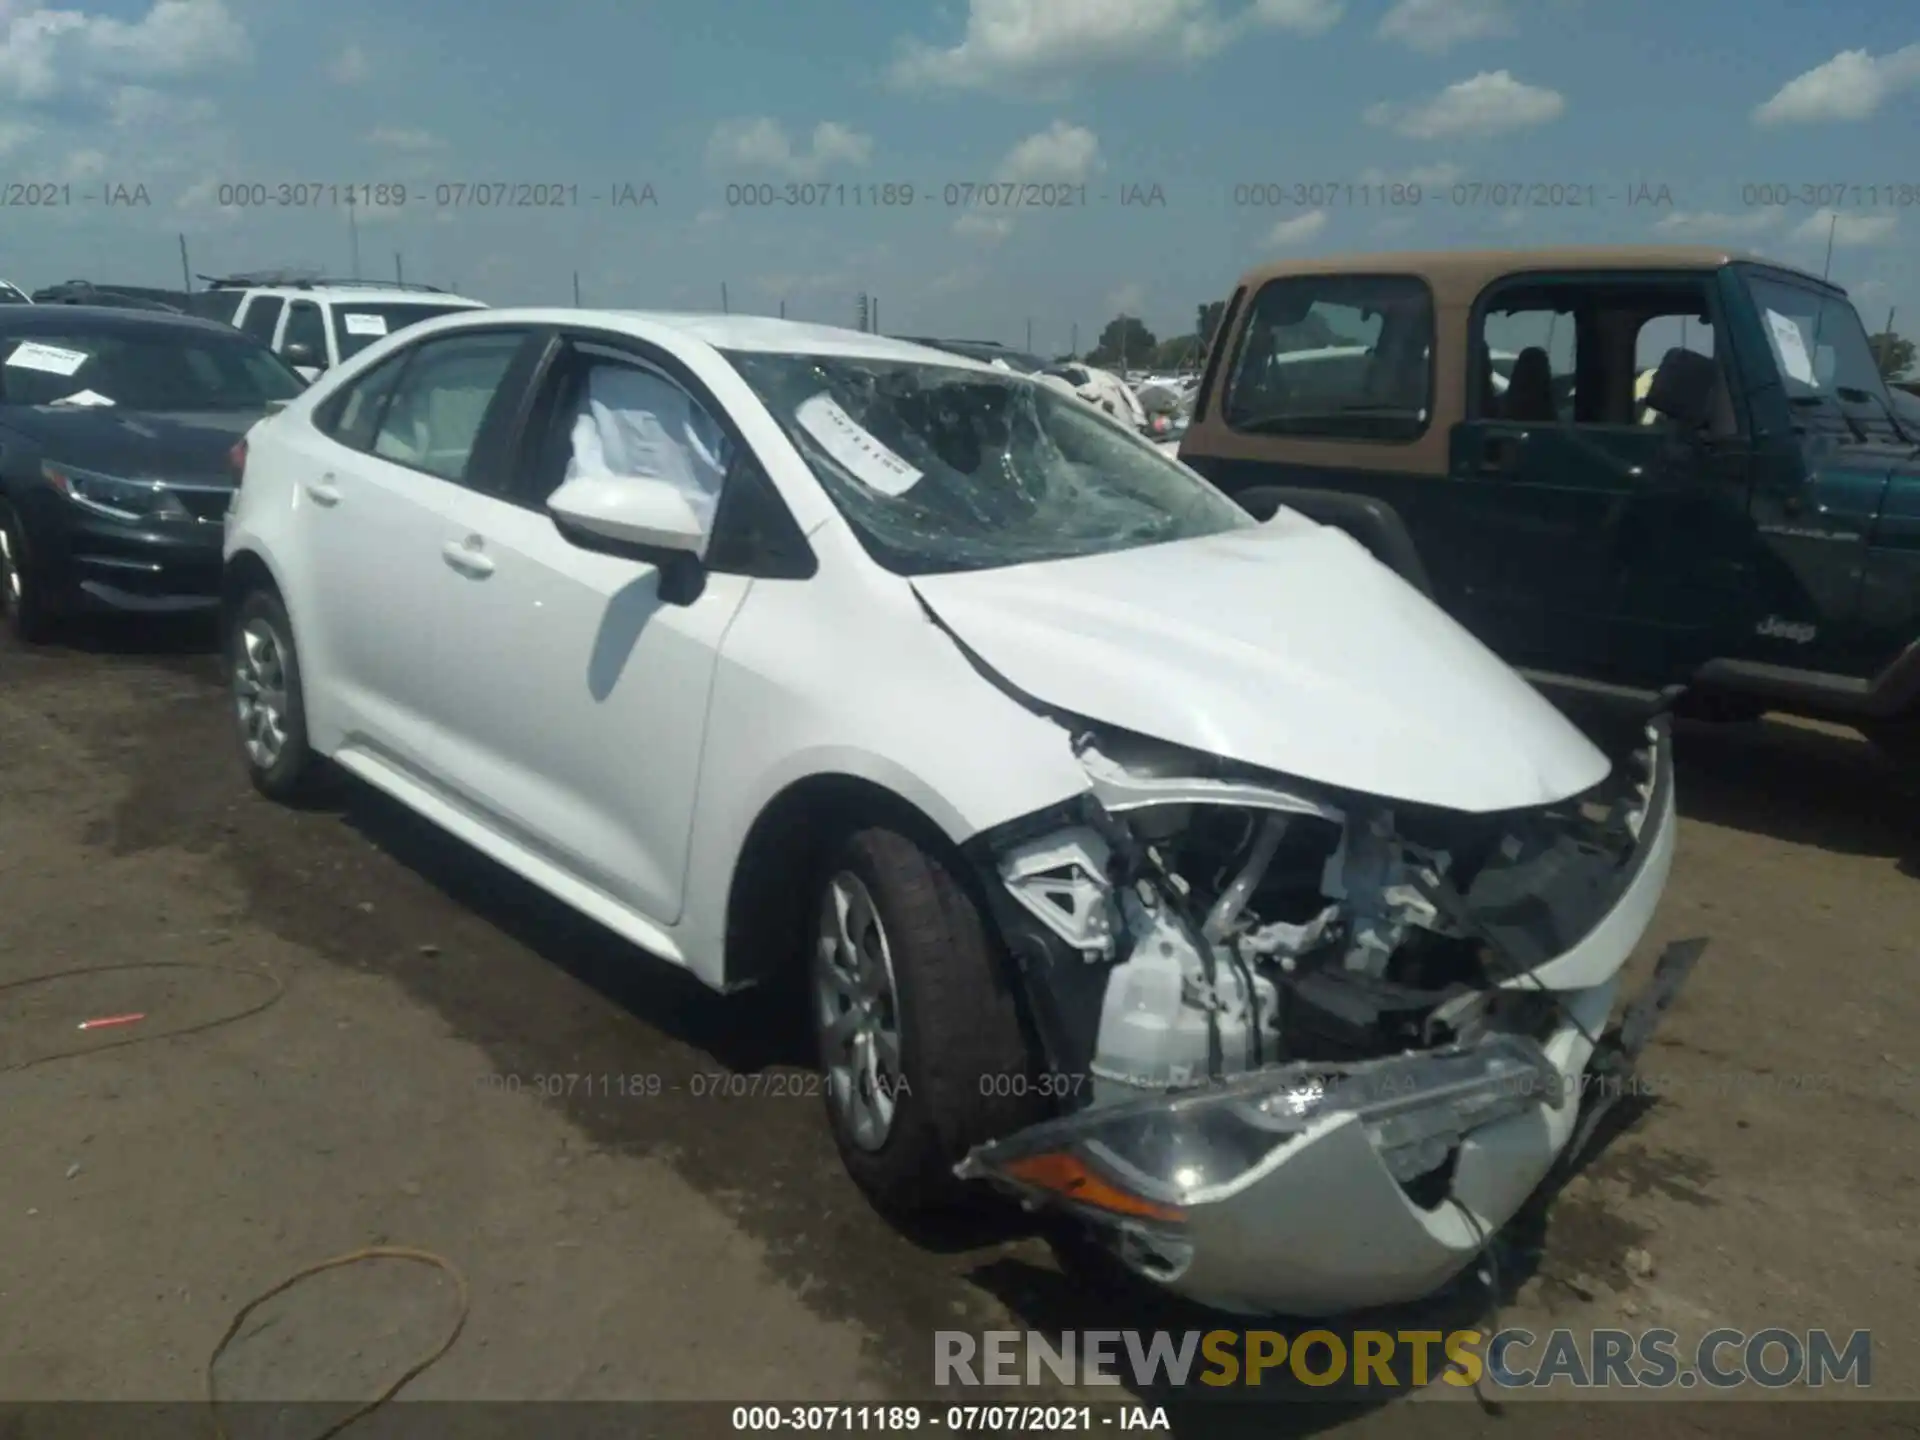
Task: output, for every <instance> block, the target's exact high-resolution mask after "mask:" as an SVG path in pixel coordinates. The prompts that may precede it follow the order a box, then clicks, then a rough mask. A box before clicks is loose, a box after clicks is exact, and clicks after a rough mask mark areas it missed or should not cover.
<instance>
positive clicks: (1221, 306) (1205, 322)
mask: <svg viewBox="0 0 1920 1440" xmlns="http://www.w3.org/2000/svg"><path fill="white" fill-rule="evenodd" d="M1226 309H1227V302H1226V301H1224V300H1210V301H1208V302H1207V303H1206V304H1205V305H1202V306H1200V307H1199V315H1198V316H1197V317H1196V318H1197V323H1196V325H1195V327H1194V328H1195V331H1196V333H1197V334H1198V335H1199V337H1200V348H1201V349H1202V350H1205V349H1206V348H1207V347H1208V346H1209V345H1211V344H1213V332H1214V331H1215V330H1218V329H1219V328H1220V317H1221V316H1222V315H1224V314H1225V313H1226Z"/></svg>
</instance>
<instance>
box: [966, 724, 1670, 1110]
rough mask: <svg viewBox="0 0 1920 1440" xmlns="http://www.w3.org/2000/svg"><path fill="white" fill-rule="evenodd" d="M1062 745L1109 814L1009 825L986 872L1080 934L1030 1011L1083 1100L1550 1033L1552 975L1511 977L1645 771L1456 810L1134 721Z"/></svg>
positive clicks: (1543, 944)
mask: <svg viewBox="0 0 1920 1440" xmlns="http://www.w3.org/2000/svg"><path fill="white" fill-rule="evenodd" d="M1076 750H1077V753H1078V754H1079V756H1080V759H1081V763H1082V764H1083V765H1085V766H1086V768H1087V770H1088V773H1089V775H1090V776H1091V777H1092V779H1093V782H1094V794H1095V796H1096V797H1097V798H1098V800H1099V802H1100V808H1101V809H1102V810H1103V811H1104V812H1105V814H1104V816H1101V817H1098V818H1091V817H1090V818H1089V820H1088V822H1087V823H1085V824H1083V825H1080V826H1075V827H1071V828H1066V829H1061V830H1055V831H1053V832H1052V833H1049V834H1046V835H1042V836H1039V837H1036V838H1033V839H1030V840H1026V841H1024V842H1022V843H1019V844H1017V845H1014V846H1011V847H1009V848H1008V849H1007V850H1006V851H1004V852H1003V853H1002V855H1001V857H1000V873H1001V877H1002V880H1003V882H1004V884H1005V886H1006V890H1007V893H1008V894H1009V895H1010V896H1011V898H1012V899H1013V900H1014V901H1015V902H1017V903H1018V905H1019V906H1020V907H1021V909H1022V910H1023V911H1025V912H1026V914H1027V915H1029V916H1031V917H1032V918H1033V919H1034V920H1036V921H1038V922H1039V923H1040V924H1041V925H1042V926H1044V927H1045V928H1046V929H1047V930H1048V931H1049V932H1050V933H1051V934H1052V935H1053V936H1054V937H1056V938H1057V939H1058V940H1059V941H1060V942H1061V943H1062V944H1063V945H1064V946H1065V947H1067V948H1068V949H1070V950H1071V951H1072V952H1073V953H1074V954H1075V955H1077V957H1078V958H1079V962H1080V967H1081V968H1080V973H1078V974H1061V973H1059V972H1060V969H1061V968H1062V967H1060V966H1057V965H1054V966H1048V967H1045V969H1046V971H1047V972H1050V973H1051V983H1049V984H1047V986H1046V989H1047V991H1048V992H1049V994H1050V996H1051V998H1052V999H1053V1000H1054V1001H1055V1002H1056V1003H1054V1004H1053V1005H1049V1006H1047V1007H1045V1008H1046V1009H1048V1010H1050V1011H1052V1012H1054V1013H1053V1016H1052V1019H1053V1023H1052V1024H1046V1023H1045V1022H1044V1021H1043V1025H1042V1028H1043V1033H1045V1038H1046V1039H1047V1041H1048V1045H1049V1049H1050V1051H1052V1052H1053V1053H1052V1055H1051V1059H1052V1061H1053V1062H1054V1063H1056V1064H1058V1065H1059V1066H1061V1068H1062V1069H1064V1070H1066V1071H1068V1072H1070V1073H1075V1074H1078V1073H1082V1072H1083V1071H1084V1073H1086V1074H1087V1075H1089V1076H1090V1077H1091V1081H1092V1083H1091V1085H1090V1086H1088V1087H1085V1094H1084V1097H1083V1098H1084V1099H1086V1100H1088V1101H1091V1102H1092V1103H1096V1104H1097V1103H1103V1102H1108V1101H1112V1100H1115V1099H1122V1098H1128V1097H1130V1096H1132V1095H1135V1094H1138V1093H1139V1092H1141V1091H1153V1092H1161V1091H1167V1090H1175V1089H1179V1088H1182V1087H1185V1086H1191V1085H1198V1084H1204V1083H1208V1082H1212V1081H1219V1080H1223V1079H1226V1078H1229V1077H1232V1076H1234V1075H1238V1074H1241V1073H1244V1072H1246V1071H1248V1070H1254V1069H1258V1068H1260V1067H1261V1066H1263V1065H1270V1064H1274V1063H1278V1062H1291V1061H1302V1060H1323V1061H1332V1062H1340V1061H1355V1060H1366V1059H1373V1058H1378V1057H1381V1056H1388V1055H1394V1054H1398V1053H1400V1052H1402V1051H1406V1050H1427V1049H1435V1048H1438V1047H1442V1046H1446V1045H1453V1044H1462V1043H1471V1042H1472V1041H1474V1040H1476V1039H1478V1038H1479V1037H1480V1036H1481V1035H1482V1034H1484V1033H1485V1032H1486V1031H1487V1030H1488V1029H1489V1028H1490V1027H1491V1028H1496V1029H1499V1030H1502V1031H1515V1032H1519V1033H1533V1034H1536V1035H1538V1034H1542V1033H1544V1031H1545V1029H1546V1028H1547V1027H1548V1026H1550V1025H1551V1024H1552V1023H1553V1021H1554V1019H1555V1017H1556V1009H1557V1007H1556V1005H1555V1002H1554V999H1553V996H1552V994H1551V993H1550V992H1546V991H1543V990H1541V989H1534V988H1525V987H1522V988H1517V989H1515V988H1502V982H1503V981H1507V980H1509V979H1511V978H1512V977H1513V976H1514V975H1515V973H1516V972H1517V971H1521V970H1525V969H1528V968H1530V967H1531V966H1532V965H1534V964H1537V963H1538V962H1540V961H1543V960H1546V959H1548V958H1551V957H1552V956H1554V955H1557V954H1559V953H1561V951H1562V950H1564V949H1565V948H1567V946H1569V945H1571V944H1572V943H1573V942H1574V941H1576V940H1577V939H1578V938H1579V937H1580V935H1581V934H1582V933H1583V931H1584V930H1585V929H1586V928H1588V927H1590V926H1591V924H1592V923H1593V921H1594V919H1595V918H1596V910H1597V905H1598V904H1600V903H1604V899H1605V898H1610V897H1603V895H1602V892H1603V891H1604V890H1605V888H1606V887H1605V881H1606V878H1607V876H1608V875H1609V873H1610V872H1612V871H1613V870H1614V869H1615V868H1616V867H1617V866H1618V865H1619V864H1622V863H1624V862H1625V860H1627V859H1628V858H1630V857H1631V856H1632V854H1633V852H1634V850H1635V847H1636V845H1637V843H1638V840H1639V836H1640V831H1641V827H1642V826H1643V824H1644V822H1645V818H1646V811H1647V806H1648V803H1649V799H1650V796H1651V792H1652V783H1653V776H1652V761H1651V752H1650V751H1644V750H1643V751H1640V752H1637V753H1636V755H1635V757H1633V761H1632V763H1631V764H1630V765H1627V766H1621V767H1617V769H1616V773H1615V775H1614V777H1612V779H1611V780H1610V782H1609V784H1608V785H1607V786H1605V787H1603V790H1602V791H1601V792H1600V793H1597V794H1594V795H1589V796H1586V797H1581V798H1580V799H1579V800H1578V801H1577V802H1569V803H1568V804H1567V805H1566V806H1564V807H1552V808H1549V809H1547V810H1544V811H1532V812H1526V813H1523V814H1518V815H1514V814H1507V815H1493V816H1467V815H1460V814H1455V813H1448V812H1435V811H1431V810H1422V809H1421V808H1420V807H1412V806H1400V807H1396V806H1394V805H1392V804H1390V803H1387V802H1383V801H1375V800H1368V799H1366V798H1363V797H1333V796H1319V795H1315V794H1313V793H1312V792H1311V791H1310V790H1308V789H1305V788H1299V789H1298V790H1296V789H1295V787H1288V788H1287V789H1284V790H1283V789H1279V788H1276V787H1274V786H1273V785H1272V784H1271V782H1270V781H1260V780H1255V779H1251V778H1247V777H1235V776H1233V775H1232V774H1231V772H1230V771H1228V770H1227V769H1226V768H1225V767H1222V766H1217V765H1215V766H1205V767H1204V769H1203V767H1202V764H1201V763H1200V762H1197V760H1196V757H1194V756H1193V755H1191V754H1190V753H1188V752H1185V751H1182V750H1179V749H1176V748H1174V747H1170V746H1165V745H1161V744H1159V743H1157V742H1152V741H1143V740H1139V739H1137V738H1135V737H1118V736H1099V737H1096V736H1094V735H1092V734H1088V735H1085V736H1082V737H1081V739H1080V740H1079V741H1078V742H1077V744H1076ZM1205 770H1211V771H1213V772H1214V773H1212V774H1208V773H1204V772H1205ZM1623 772H1624V773H1623ZM1103 822H1104V823H1103Z"/></svg>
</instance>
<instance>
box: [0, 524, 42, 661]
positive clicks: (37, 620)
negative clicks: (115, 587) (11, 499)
mask: <svg viewBox="0 0 1920 1440" xmlns="http://www.w3.org/2000/svg"><path fill="white" fill-rule="evenodd" d="M0 605H4V606H5V607H6V617H7V628H8V629H9V630H10V631H12V633H13V636H14V638H15V639H16V640H19V641H21V642H22V643H24V644H28V645H37V644H39V643H41V642H42V641H44V640H47V639H49V638H50V637H51V636H52V634H53V615H52V612H51V610H50V609H49V607H48V605H47V600H46V592H45V588H44V587H43V586H42V585H41V583H40V579H39V575H38V573H37V571H36V568H35V564H34V559H33V551H32V549H31V547H30V545H29V543H28V540H27V531H26V526H25V525H24V524H23V523H22V522H21V520H20V517H19V516H18V515H17V514H16V513H15V512H14V510H13V508H12V507H11V506H9V505H4V504H0Z"/></svg>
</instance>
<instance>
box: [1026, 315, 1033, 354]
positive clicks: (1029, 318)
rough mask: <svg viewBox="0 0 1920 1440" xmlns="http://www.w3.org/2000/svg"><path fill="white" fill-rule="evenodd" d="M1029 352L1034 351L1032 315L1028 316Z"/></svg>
mask: <svg viewBox="0 0 1920 1440" xmlns="http://www.w3.org/2000/svg"><path fill="white" fill-rule="evenodd" d="M1027 353H1028V354H1029V355H1031V354H1032V353H1033V317H1032V316H1031V315H1029V316H1028V317H1027Z"/></svg>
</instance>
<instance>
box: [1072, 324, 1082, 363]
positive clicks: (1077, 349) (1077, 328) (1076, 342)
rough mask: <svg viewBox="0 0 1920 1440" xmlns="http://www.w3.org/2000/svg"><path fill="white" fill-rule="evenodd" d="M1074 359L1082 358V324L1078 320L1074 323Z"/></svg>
mask: <svg viewBox="0 0 1920 1440" xmlns="http://www.w3.org/2000/svg"><path fill="white" fill-rule="evenodd" d="M1073 358H1074V359H1075V360H1078V359H1079V358H1080V322H1079V321H1078V320H1076V321H1074V322H1073Z"/></svg>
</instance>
